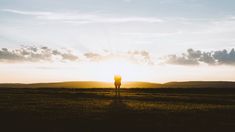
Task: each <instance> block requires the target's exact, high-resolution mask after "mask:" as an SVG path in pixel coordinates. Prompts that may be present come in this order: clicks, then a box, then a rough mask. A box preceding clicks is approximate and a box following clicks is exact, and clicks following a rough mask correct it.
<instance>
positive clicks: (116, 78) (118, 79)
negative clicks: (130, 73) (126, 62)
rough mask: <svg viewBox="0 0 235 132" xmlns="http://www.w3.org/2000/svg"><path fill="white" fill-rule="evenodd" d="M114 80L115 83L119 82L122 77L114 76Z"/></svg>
mask: <svg viewBox="0 0 235 132" xmlns="http://www.w3.org/2000/svg"><path fill="white" fill-rule="evenodd" d="M114 80H115V81H121V80H122V77H121V76H120V75H115V76H114Z"/></svg>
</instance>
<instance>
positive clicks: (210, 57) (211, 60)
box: [164, 49, 235, 65]
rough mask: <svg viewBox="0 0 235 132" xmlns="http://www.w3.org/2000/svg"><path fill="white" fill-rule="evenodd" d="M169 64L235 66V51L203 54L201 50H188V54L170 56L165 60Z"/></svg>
mask: <svg viewBox="0 0 235 132" xmlns="http://www.w3.org/2000/svg"><path fill="white" fill-rule="evenodd" d="M164 59H165V62H166V63H168V64H177V65H199V64H201V63H205V64H208V65H235V51H234V49H232V50H231V51H227V50H226V49H224V50H217V51H210V52H202V51H200V50H194V49H188V50H187V52H186V53H183V54H181V56H177V55H168V56H167V57H165V58H164Z"/></svg>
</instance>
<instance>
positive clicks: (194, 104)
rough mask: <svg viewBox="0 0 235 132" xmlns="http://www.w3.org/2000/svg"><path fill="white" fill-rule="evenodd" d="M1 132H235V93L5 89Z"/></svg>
mask: <svg viewBox="0 0 235 132" xmlns="http://www.w3.org/2000/svg"><path fill="white" fill-rule="evenodd" d="M0 131H1V132H7V131H17V132H18V131H22V132H27V131H29V132H73V131H76V132H89V131H92V132H98V131H100V132H103V131H109V132H112V131H118V132H124V131H128V132H135V131H145V132H147V131H187V132H191V131H195V132H201V131H207V132H208V131H210V132H215V131H221V132H222V131H223V132H234V131H235V89H229V88H226V89H222V88H221V89H219V88H218V89H206V88H205V89H124V90H121V93H120V96H118V95H116V94H115V92H114V91H113V89H4V88H1V89H0Z"/></svg>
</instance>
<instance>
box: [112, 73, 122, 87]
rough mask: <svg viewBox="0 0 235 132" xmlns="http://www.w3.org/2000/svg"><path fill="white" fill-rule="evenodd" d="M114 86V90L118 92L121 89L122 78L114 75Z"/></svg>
mask: <svg viewBox="0 0 235 132" xmlns="http://www.w3.org/2000/svg"><path fill="white" fill-rule="evenodd" d="M114 81H115V82H114V85H115V88H116V90H119V89H120V87H121V81H122V77H121V76H120V75H115V76H114Z"/></svg>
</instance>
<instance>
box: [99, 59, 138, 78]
mask: <svg viewBox="0 0 235 132" xmlns="http://www.w3.org/2000/svg"><path fill="white" fill-rule="evenodd" d="M137 69H138V64H133V63H131V62H129V61H128V60H123V59H112V60H107V61H105V62H101V63H99V64H97V75H96V76H97V77H96V78H97V79H98V80H100V81H107V82H113V77H114V75H120V76H122V80H123V81H134V80H136V77H137V75H136V74H137V73H138V70H137Z"/></svg>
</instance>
